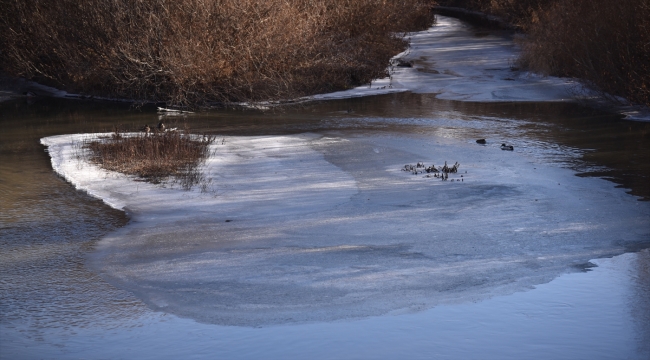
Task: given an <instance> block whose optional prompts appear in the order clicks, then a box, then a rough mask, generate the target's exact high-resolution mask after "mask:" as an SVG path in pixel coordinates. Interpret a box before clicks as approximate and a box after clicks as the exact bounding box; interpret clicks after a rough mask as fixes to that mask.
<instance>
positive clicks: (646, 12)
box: [439, 0, 650, 106]
mask: <svg viewBox="0 0 650 360" xmlns="http://www.w3.org/2000/svg"><path fill="white" fill-rule="evenodd" d="M439 3H441V4H442V5H446V6H459V7H464V8H468V9H472V10H478V11H482V12H485V13H489V14H492V15H497V16H500V17H502V18H504V19H505V20H507V21H509V22H510V23H512V24H514V25H516V26H518V27H519V28H521V29H522V30H523V31H524V32H526V33H527V36H526V38H525V39H524V40H523V41H522V42H521V45H522V48H523V52H522V55H521V57H520V59H519V64H520V65H521V66H522V67H525V68H528V69H531V70H533V71H536V72H540V73H543V74H548V75H555V76H569V77H576V78H579V79H582V80H583V81H584V82H586V83H587V84H588V85H590V86H592V87H594V88H596V89H599V90H600V91H602V92H603V95H606V94H612V95H617V96H622V97H624V98H626V99H628V100H629V101H631V102H633V103H637V104H644V105H646V106H650V1H648V0H619V1H608V0H440V1H439ZM606 96H607V95H606Z"/></svg>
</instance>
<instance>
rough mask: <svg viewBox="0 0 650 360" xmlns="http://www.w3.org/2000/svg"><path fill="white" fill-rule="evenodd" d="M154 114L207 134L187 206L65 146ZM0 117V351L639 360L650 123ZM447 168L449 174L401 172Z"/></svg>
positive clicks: (645, 332) (330, 109)
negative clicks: (211, 137)
mask: <svg viewBox="0 0 650 360" xmlns="http://www.w3.org/2000/svg"><path fill="white" fill-rule="evenodd" d="M161 119H162V120H163V121H165V122H166V123H167V124H168V126H174V125H176V126H182V125H187V126H189V127H190V128H191V129H192V131H193V132H197V133H210V134H215V135H217V139H218V141H217V143H216V144H215V145H214V148H213V150H214V151H213V154H212V156H211V159H210V160H208V162H207V163H206V165H205V167H204V170H205V172H206V174H207V175H208V176H209V179H210V182H209V184H208V186H206V187H204V188H203V189H202V191H199V189H193V190H191V191H184V190H182V189H178V187H177V186H175V185H174V184H165V185H158V186H156V185H151V184H147V183H142V182H138V181H133V180H132V179H127V178H124V177H120V176H117V175H115V176H114V175H105V174H104V175H101V176H100V177H99V178H98V179H99V180H98V181H94V180H92V176H95V175H96V174H98V172H95V173H94V172H93V170H92V169H90V168H88V165H87V164H84V163H83V161H81V160H78V159H77V160H75V159H74V156H72V157H70V155H69V154H68V155H66V146H68V144H69V143H70V142H73V141H74V136H72V135H70V134H91V133H103V132H110V131H111V130H112V129H113V128H114V126H116V125H122V126H126V127H128V128H131V129H137V128H140V127H142V126H143V125H144V124H149V125H151V124H156V123H157V122H158V121H159V120H161ZM0 126H2V131H0V316H1V319H0V320H1V321H0V358H2V359H31V358H57V359H59V358H62V359H78V358H91V359H94V358H97V359H102V358H111V359H113V358H138V359H140V358H151V359H160V358H169V359H172V358H174V359H175V358H224V359H286V358H313V359H432V358H433V359H523V358H525V359H621V358H625V359H647V358H648V357H649V356H650V346H649V345H648V344H650V251H649V250H648V249H649V248H650V202H649V201H648V200H650V186H648V184H650V122H638V121H628V120H624V119H623V118H622V116H620V115H617V114H613V113H609V112H607V111H605V110H594V109H592V108H588V107H585V106H582V105H580V104H576V103H566V102H546V103H536V102H498V103H482V102H461V101H455V100H448V99H447V100H445V99H440V98H439V97H436V95H433V94H418V93H413V92H399V93H389V94H382V95H374V96H365V97H359V98H352V99H339V100H329V101H323V102H312V103H305V104H302V105H299V106H295V107H291V108H284V109H278V110H274V111H264V112H262V111H257V110H246V111H238V110H223V111H210V112H204V113H198V114H186V115H184V116H169V115H165V114H162V113H158V112H157V111H156V109H155V108H148V107H146V106H145V107H142V108H138V109H134V108H130V107H128V106H123V105H120V104H115V103H101V102H82V101H75V100H62V99H59V100H57V99H46V98H35V99H34V98H29V99H28V98H18V99H14V100H9V101H5V102H0ZM58 135H65V136H58ZM480 138H485V139H487V144H485V145H480V144H477V143H476V140H477V139H480ZM504 142H505V143H508V144H511V145H513V146H514V151H504V150H501V148H500V145H501V143H504ZM41 143H44V144H46V145H48V146H47V147H46V146H44V145H42V144H41ZM68 149H69V148H68ZM66 156H67V157H66ZM445 161H447V162H448V163H449V164H453V163H454V162H456V161H457V162H459V163H460V168H459V172H458V173H457V174H452V176H451V177H450V179H449V180H454V181H449V180H448V181H441V180H440V179H438V178H435V177H433V178H431V177H429V178H428V177H426V174H417V175H414V174H412V173H411V172H408V171H402V169H403V167H404V165H406V164H416V163H417V162H424V163H425V164H426V165H431V164H435V165H443V164H444V162H445ZM53 164H55V165H54V167H53ZM65 164H67V165H65ZM66 166H67V167H66ZM55 170H56V171H55ZM57 171H58V173H57ZM89 174H90V175H89ZM93 174H95V175H93ZM461 175H462V176H461ZM102 176H103V177H102ZM73 184H75V185H76V186H77V187H79V189H77V188H75V185H73ZM89 194H94V196H91V195H89ZM98 197H99V198H98ZM100 198H101V199H100ZM102 200H103V201H102ZM109 204H110V205H112V206H113V207H111V206H109Z"/></svg>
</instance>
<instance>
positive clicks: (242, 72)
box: [0, 0, 432, 105]
mask: <svg viewBox="0 0 650 360" xmlns="http://www.w3.org/2000/svg"><path fill="white" fill-rule="evenodd" d="M431 4H432V0H319V1H310V0H264V1H262V0H177V1H164V0H147V1H136V0H48V1H39V0H0V7H1V8H2V10H1V12H0V32H1V33H2V34H3V35H2V37H0V48H1V49H2V51H1V52H0V67H2V68H3V69H4V70H5V71H7V72H8V73H10V74H12V75H15V76H25V77H28V78H33V79H36V80H38V81H42V82H47V83H48V84H50V85H54V86H57V87H60V88H63V89H65V90H68V91H73V92H81V93H85V94H89V95H101V96H110V97H120V98H131V99H138V100H147V101H165V102H168V103H173V104H189V105H201V104H206V103H209V102H229V101H250V100H267V99H280V98H287V97H296V96H302V95H307V94H312V93H317V92H323V91H331V90H339V89H345V88H349V87H352V86H356V85H360V84H363V83H367V82H369V81H370V80H372V79H373V78H377V77H380V76H383V75H385V69H386V67H387V64H388V59H389V58H390V57H391V56H393V55H395V54H396V53H398V52H400V51H402V50H403V49H404V48H405V46H406V42H405V41H404V40H403V36H401V35H400V34H402V35H403V32H405V31H412V30H416V29H418V28H423V27H424V26H427V25H429V24H430V22H431V21H432V16H431V14H430V6H431Z"/></svg>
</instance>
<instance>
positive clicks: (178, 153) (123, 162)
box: [83, 127, 215, 189]
mask: <svg viewBox="0 0 650 360" xmlns="http://www.w3.org/2000/svg"><path fill="white" fill-rule="evenodd" d="M214 140H215V137H214V136H212V135H192V134H190V133H189V131H188V130H187V129H184V130H182V131H176V130H174V131H153V132H141V133H125V132H122V131H120V130H119V128H118V127H116V129H115V132H114V133H113V134H112V135H111V136H109V137H104V138H99V139H93V140H86V141H85V142H84V144H83V148H84V149H87V150H88V151H87V152H86V154H87V155H86V156H87V159H88V160H89V161H90V162H92V163H95V164H97V165H99V166H100V167H102V168H104V169H106V170H110V171H117V172H120V173H123V174H127V175H135V176H137V177H139V178H141V179H143V180H145V181H149V182H153V183H160V182H163V181H166V180H168V179H172V181H174V182H176V183H179V184H180V185H181V187H182V188H184V189H190V188H192V187H193V186H194V185H198V184H201V183H203V182H205V179H203V176H202V174H201V172H200V171H199V168H200V165H201V164H203V163H204V162H205V160H206V159H207V157H208V156H209V155H210V144H212V143H213V142H214Z"/></svg>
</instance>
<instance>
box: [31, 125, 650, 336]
mask: <svg viewBox="0 0 650 360" xmlns="http://www.w3.org/2000/svg"><path fill="white" fill-rule="evenodd" d="M87 136H89V135H64V136H54V137H48V138H44V139H42V142H43V144H45V145H46V146H48V149H49V152H50V155H51V156H52V164H53V167H54V169H55V170H56V171H57V172H58V173H59V174H61V175H63V176H64V177H65V178H66V179H68V180H69V181H70V182H71V183H73V184H75V186H77V187H78V188H79V189H82V190H85V191H87V192H88V193H90V194H93V195H94V196H98V197H100V198H102V199H104V200H105V201H106V202H107V203H109V204H111V205H112V206H115V207H118V208H125V209H128V210H130V211H131V216H132V218H133V220H134V221H132V222H131V223H130V224H129V225H128V226H126V227H124V228H122V229H121V230H119V231H118V232H116V233H114V234H111V235H109V236H108V237H107V238H105V239H103V240H102V241H101V242H100V243H99V246H98V248H99V251H98V252H97V253H96V254H95V255H93V258H92V261H91V262H90V263H91V265H92V266H93V267H94V268H96V269H97V270H98V271H100V272H101V273H102V274H104V276H106V278H107V279H108V280H109V281H110V282H112V283H113V284H116V285H118V286H120V287H123V288H126V289H128V290H130V291H132V292H133V293H135V294H136V295H137V296H139V297H140V298H141V299H143V300H144V301H145V302H146V303H147V304H149V305H150V306H151V307H152V308H154V309H159V310H161V311H165V312H170V313H174V314H176V315H180V316H184V317H190V318H193V319H196V320H198V321H201V322H209V323H219V324H230V325H246V326H259V325H263V324H277V323H290V322H304V321H322V320H335V319H342V318H353V317H364V316H371V315H379V314H385V313H390V312H393V311H396V310H399V309H408V311H413V310H421V309H426V308H429V307H431V306H435V305H436V304H441V303H448V302H463V301H475V300H478V299H483V298H486V297H489V296H491V295H494V294H496V293H510V292H513V291H517V290H522V289H526V288H529V287H530V286H532V285H534V284H539V283H543V282H547V281H550V280H551V279H553V278H554V277H555V276H557V275H558V274H561V273H563V272H566V271H569V270H570V269H571V268H572V267H574V266H578V265H580V264H585V263H586V262H587V261H589V260H590V259H593V258H597V257H602V256H609V255H614V254H618V253H621V252H623V251H624V246H625V244H627V243H632V244H634V243H639V242H643V241H647V239H648V235H649V234H650V224H649V223H648V221H647V219H648V218H649V217H650V211H649V209H648V206H647V203H641V202H638V201H636V199H635V198H634V197H632V196H629V195H627V194H625V193H624V192H623V191H622V190H620V189H614V188H613V187H612V185H611V183H609V182H607V181H604V180H600V179H594V178H579V177H576V176H574V174H573V173H572V172H571V171H570V170H567V169H562V168H558V167H555V166H549V165H545V164H544V163H540V162H539V160H536V159H535V158H529V157H527V155H526V153H523V152H522V153H519V152H517V151H515V152H510V151H502V150H500V149H499V148H498V147H485V146H477V145H476V144H470V143H466V142H454V141H451V140H448V139H444V138H440V137H423V136H419V135H413V134H410V135H404V134H401V135H400V134H396V135H392V136H386V135H373V136H369V135H368V136H351V137H346V138H336V137H318V136H315V135H296V136H266V137H227V138H225V143H224V144H223V145H222V144H221V142H220V143H219V144H218V145H215V147H214V154H213V155H212V156H211V157H210V159H209V160H208V161H207V162H206V165H205V168H204V172H205V174H206V176H207V178H208V179H210V180H211V181H212V182H211V184H213V185H214V188H213V190H214V191H208V192H205V193H202V192H201V191H199V190H193V191H189V192H186V191H183V190H180V189H174V188H161V187H160V186H157V185H152V184H148V183H144V182H137V181H135V180H134V179H133V178H130V177H126V176H123V175H119V174H114V173H109V172H105V171H102V170H100V169H98V168H97V167H95V166H93V165H90V164H88V163H86V162H85V161H83V159H81V158H79V159H78V158H77V157H76V153H77V151H78V150H76V149H77V148H76V147H75V145H74V143H75V142H78V141H80V140H82V139H83V138H85V137H87ZM377 149H382V150H381V151H379V152H378V151H376V150H377ZM418 161H422V162H424V163H425V164H427V165H431V164H435V165H438V166H439V165H442V164H443V163H444V161H448V162H449V163H453V162H455V161H458V162H459V163H460V164H461V166H460V169H459V172H458V173H457V174H451V175H450V179H449V180H448V181H442V180H440V179H435V178H426V177H424V175H423V174H420V175H412V174H410V173H408V172H404V171H401V170H400V169H402V168H403V166H404V164H407V163H411V164H414V163H415V162H418ZM461 175H462V177H461ZM451 180H455V181H453V182H452V181H451ZM460 180H462V181H460Z"/></svg>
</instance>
